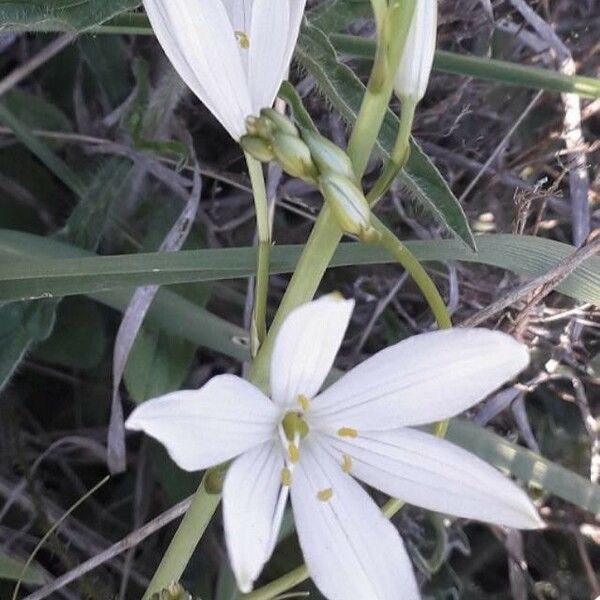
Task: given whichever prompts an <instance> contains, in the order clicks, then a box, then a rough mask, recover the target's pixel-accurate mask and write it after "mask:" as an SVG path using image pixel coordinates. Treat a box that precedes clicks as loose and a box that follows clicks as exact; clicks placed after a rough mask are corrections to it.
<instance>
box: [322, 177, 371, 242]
mask: <svg viewBox="0 0 600 600" xmlns="http://www.w3.org/2000/svg"><path fill="white" fill-rule="evenodd" d="M319 185H320V188H321V192H322V194H323V197H324V198H325V201H326V202H327V203H328V204H329V206H330V208H331V210H332V211H333V214H334V216H335V218H336V220H337V222H338V225H339V226H340V227H341V229H342V230H343V231H345V232H346V233H350V234H352V235H355V236H357V237H358V238H360V239H361V240H363V241H365V242H374V241H376V240H377V239H378V238H379V235H378V232H377V231H376V230H375V229H374V228H373V226H372V225H371V209H370V207H369V203H368V202H367V199H366V198H365V196H364V194H363V193H362V191H361V189H360V188H359V187H358V186H357V185H356V184H355V183H354V182H353V181H350V179H348V178H347V177H344V176H342V175H338V174H336V173H332V174H330V175H323V176H321V177H320V178H319Z"/></svg>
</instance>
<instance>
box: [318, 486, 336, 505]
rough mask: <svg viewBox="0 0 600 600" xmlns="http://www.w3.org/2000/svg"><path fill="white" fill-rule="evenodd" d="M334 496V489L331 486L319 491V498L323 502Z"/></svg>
mask: <svg viewBox="0 0 600 600" xmlns="http://www.w3.org/2000/svg"><path fill="white" fill-rule="evenodd" d="M332 496H333V490H332V489H331V488H325V489H324V490H321V491H320V492H318V493H317V498H318V499H319V500H320V501H321V502H327V501H328V500H331V497H332Z"/></svg>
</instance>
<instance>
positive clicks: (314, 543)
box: [292, 438, 419, 600]
mask: <svg viewBox="0 0 600 600" xmlns="http://www.w3.org/2000/svg"><path fill="white" fill-rule="evenodd" d="M329 488H330V489H331V490H332V491H333V495H332V496H331V498H330V499H329V500H327V501H322V500H319V499H318V497H317V494H318V493H319V492H320V491H321V490H324V489H329ZM292 505H293V509H294V518H295V521H296V530H297V532H298V537H299V539H300V546H301V547H302V552H303V554H304V559H305V561H306V564H307V566H308V571H309V573H310V575H311V577H312V579H313V581H314V582H315V584H316V585H317V587H318V588H319V589H320V590H321V592H322V593H323V595H325V596H326V597H327V598H328V599H329V600H349V599H351V598H356V599H360V600H413V599H418V598H419V591H418V589H417V584H416V581H415V577H414V574H413V571H412V567H411V564H410V560H409V558H408V556H407V554H406V551H405V549H404V545H403V543H402V540H401V539H400V536H399V535H398V532H397V531H396V529H395V528H394V526H393V525H392V524H391V523H390V522H389V521H388V520H387V519H386V518H385V517H384V516H383V514H382V513H381V511H380V510H379V508H378V507H377V505H376V504H375V502H373V500H372V499H371V498H370V497H369V495H368V494H367V493H366V492H365V491H364V490H363V489H362V488H361V487H360V485H359V484H358V483H356V481H354V480H353V479H352V478H351V477H350V476H348V475H346V474H345V473H343V471H342V469H341V466H340V464H339V463H337V462H335V461H334V460H333V459H332V458H331V456H330V455H329V454H328V453H327V452H326V451H325V450H323V448H322V447H321V445H320V443H319V442H318V441H316V440H315V439H314V438H313V439H312V440H305V443H304V444H303V445H302V447H301V449H300V462H299V463H298V464H297V466H296V470H295V471H294V479H293V481H292Z"/></svg>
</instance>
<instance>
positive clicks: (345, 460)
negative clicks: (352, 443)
mask: <svg viewBox="0 0 600 600" xmlns="http://www.w3.org/2000/svg"><path fill="white" fill-rule="evenodd" d="M351 469H352V458H350V456H348V455H347V454H344V455H343V456H342V471H344V473H350V470H351Z"/></svg>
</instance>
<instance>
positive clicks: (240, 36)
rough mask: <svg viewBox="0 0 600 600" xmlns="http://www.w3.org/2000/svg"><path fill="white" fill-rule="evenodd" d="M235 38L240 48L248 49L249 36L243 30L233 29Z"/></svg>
mask: <svg viewBox="0 0 600 600" xmlns="http://www.w3.org/2000/svg"><path fill="white" fill-rule="evenodd" d="M234 33H235V39H236V40H237V41H238V44H239V45H240V48H243V49H244V50H248V48H250V38H249V37H248V34H247V33H246V32H245V31H235V32H234Z"/></svg>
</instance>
